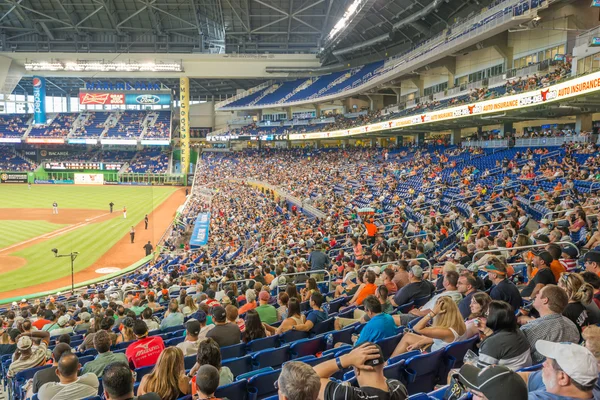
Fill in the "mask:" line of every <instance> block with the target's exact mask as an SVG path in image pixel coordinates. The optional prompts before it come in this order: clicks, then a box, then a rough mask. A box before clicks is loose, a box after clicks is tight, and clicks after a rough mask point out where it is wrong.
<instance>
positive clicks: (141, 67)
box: [25, 60, 183, 72]
mask: <svg viewBox="0 0 600 400" xmlns="http://www.w3.org/2000/svg"><path fill="white" fill-rule="evenodd" d="M25 69H26V70H27V71H76V72H77V71H79V72H82V71H90V72H183V65H182V64H181V63H177V62H145V63H137V62H104V61H99V60H89V61H86V60H77V61H67V62H60V61H50V62H48V61H39V62H38V61H26V62H25Z"/></svg>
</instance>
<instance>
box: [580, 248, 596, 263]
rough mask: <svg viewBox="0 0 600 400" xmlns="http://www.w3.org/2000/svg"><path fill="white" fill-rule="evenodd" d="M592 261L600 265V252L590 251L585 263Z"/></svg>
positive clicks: (586, 255) (586, 254)
mask: <svg viewBox="0 0 600 400" xmlns="http://www.w3.org/2000/svg"><path fill="white" fill-rule="evenodd" d="M586 261H590V262H595V263H598V264H600V251H588V252H587V253H585V256H584V257H583V262H586Z"/></svg>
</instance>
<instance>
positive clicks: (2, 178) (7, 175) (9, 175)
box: [0, 172, 27, 183]
mask: <svg viewBox="0 0 600 400" xmlns="http://www.w3.org/2000/svg"><path fill="white" fill-rule="evenodd" d="M0 183H27V172H3V173H1V174H0Z"/></svg>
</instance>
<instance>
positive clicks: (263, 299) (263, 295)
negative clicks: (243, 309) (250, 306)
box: [258, 290, 271, 301]
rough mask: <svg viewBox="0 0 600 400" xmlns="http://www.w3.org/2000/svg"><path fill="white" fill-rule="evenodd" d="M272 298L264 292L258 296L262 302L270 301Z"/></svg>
mask: <svg viewBox="0 0 600 400" xmlns="http://www.w3.org/2000/svg"><path fill="white" fill-rule="evenodd" d="M270 298H271V295H270V294H269V293H268V292H265V291H264V290H263V291H262V292H260V293H259V295H258V299H259V300H262V301H269V299H270Z"/></svg>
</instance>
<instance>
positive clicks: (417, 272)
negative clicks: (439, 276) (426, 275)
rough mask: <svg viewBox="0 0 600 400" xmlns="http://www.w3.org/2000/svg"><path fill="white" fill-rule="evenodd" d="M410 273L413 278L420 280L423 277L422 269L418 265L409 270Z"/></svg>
mask: <svg viewBox="0 0 600 400" xmlns="http://www.w3.org/2000/svg"><path fill="white" fill-rule="evenodd" d="M410 272H412V274H413V275H414V276H415V278H421V277H422V276H423V268H421V267H420V266H418V265H413V267H412V268H411V269H410Z"/></svg>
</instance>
